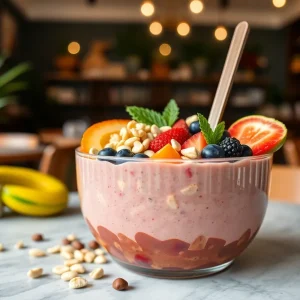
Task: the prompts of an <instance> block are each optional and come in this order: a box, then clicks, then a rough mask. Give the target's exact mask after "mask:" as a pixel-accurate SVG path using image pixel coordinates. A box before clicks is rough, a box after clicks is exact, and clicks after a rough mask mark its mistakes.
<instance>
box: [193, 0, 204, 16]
mask: <svg viewBox="0 0 300 300" xmlns="http://www.w3.org/2000/svg"><path fill="white" fill-rule="evenodd" d="M203 8H204V5H203V2H202V1H201V0H193V1H191V2H190V10H191V12H192V13H194V14H200V13H201V11H202V10H203Z"/></svg>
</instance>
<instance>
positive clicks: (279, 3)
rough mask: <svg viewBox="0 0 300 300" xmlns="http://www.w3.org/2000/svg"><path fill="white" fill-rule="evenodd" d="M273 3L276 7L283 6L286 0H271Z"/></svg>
mask: <svg viewBox="0 0 300 300" xmlns="http://www.w3.org/2000/svg"><path fill="white" fill-rule="evenodd" d="M273 5H274V6H275V7H277V8H281V7H284V6H285V5H286V0H273Z"/></svg>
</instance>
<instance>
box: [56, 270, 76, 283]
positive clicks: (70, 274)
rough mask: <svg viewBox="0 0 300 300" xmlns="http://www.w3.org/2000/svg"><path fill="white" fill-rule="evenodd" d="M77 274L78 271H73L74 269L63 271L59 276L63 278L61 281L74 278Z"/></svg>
mask: <svg viewBox="0 0 300 300" xmlns="http://www.w3.org/2000/svg"><path fill="white" fill-rule="evenodd" d="M77 276H78V273H77V272H75V271H67V272H65V273H62V274H61V276H60V278H61V279H62V280H63V281H70V280H71V279H73V278H75V277H77Z"/></svg>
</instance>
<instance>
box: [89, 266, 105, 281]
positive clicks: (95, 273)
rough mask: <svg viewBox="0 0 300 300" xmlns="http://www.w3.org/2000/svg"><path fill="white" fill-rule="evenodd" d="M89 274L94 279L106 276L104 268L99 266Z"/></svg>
mask: <svg viewBox="0 0 300 300" xmlns="http://www.w3.org/2000/svg"><path fill="white" fill-rule="evenodd" d="M89 275H90V277H91V278H93V279H100V278H102V277H103V276H104V271H103V269H102V268H97V269H94V270H93V271H92V272H91V273H90V274H89Z"/></svg>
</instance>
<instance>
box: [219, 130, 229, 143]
mask: <svg viewBox="0 0 300 300" xmlns="http://www.w3.org/2000/svg"><path fill="white" fill-rule="evenodd" d="M227 137H231V135H230V133H229V131H228V130H224V132H223V134H222V137H221V140H220V142H222V141H223V140H225V138H227Z"/></svg>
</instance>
